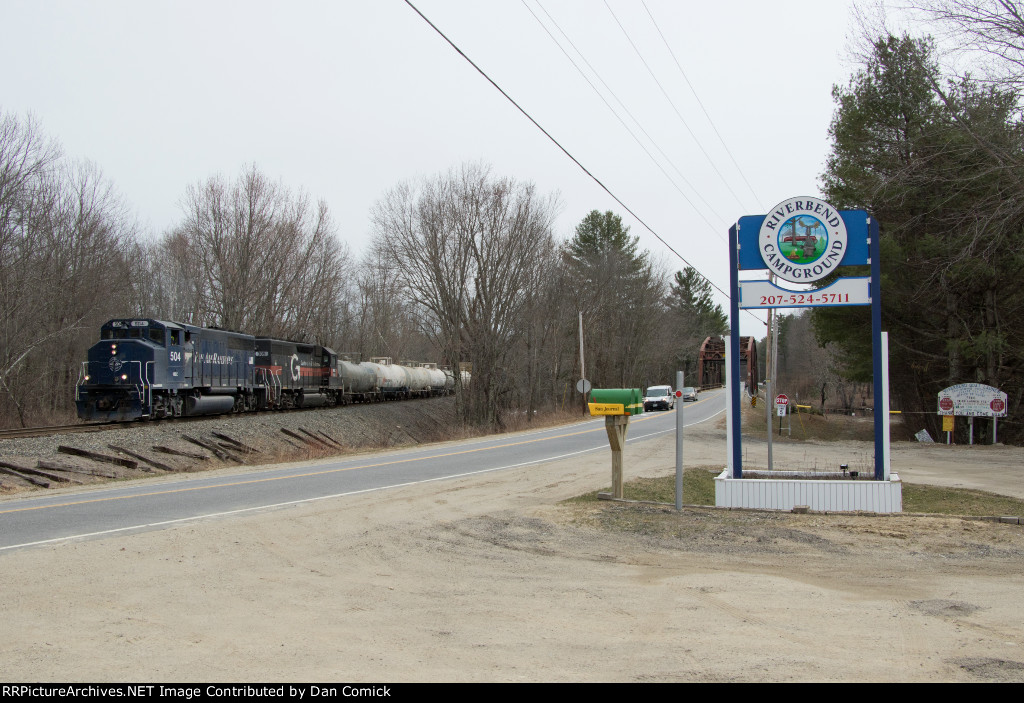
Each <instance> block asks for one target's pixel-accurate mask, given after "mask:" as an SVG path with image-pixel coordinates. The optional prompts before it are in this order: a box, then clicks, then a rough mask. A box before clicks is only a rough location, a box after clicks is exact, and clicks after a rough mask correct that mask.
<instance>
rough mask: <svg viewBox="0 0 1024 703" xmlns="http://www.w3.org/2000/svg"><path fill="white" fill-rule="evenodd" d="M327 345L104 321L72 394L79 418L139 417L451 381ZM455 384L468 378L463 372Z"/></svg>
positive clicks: (446, 375) (387, 392)
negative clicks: (356, 357) (360, 359)
mask: <svg viewBox="0 0 1024 703" xmlns="http://www.w3.org/2000/svg"><path fill="white" fill-rule="evenodd" d="M374 362H375V363H369V362H364V363H352V362H349V361H347V360H344V359H339V358H338V355H337V354H336V353H335V352H334V351H332V350H331V349H329V348H327V347H323V346H320V345H317V344H307V343H302V342H292V341H288V340H281V339H271V338H268V337H254V336H252V335H248V334H243V333H241V332H229V331H227V330H220V329H211V328H206V327H196V326H193V325H186V324H181V323H176V322H167V321H163V320H153V319H117V320H110V321H109V322H107V323H106V324H105V325H103V327H102V328H101V330H100V341H99V342H98V343H97V344H95V345H94V346H93V347H92V348H91V349H89V354H88V361H86V362H84V363H83V364H82V370H81V372H80V374H79V379H78V384H77V386H76V388H75V405H76V407H77V410H78V417H79V418H81V419H83V420H105V421H119V420H138V419H152V418H169V417H180V416H182V415H217V414H222V413H229V412H253V411H257V410H279V409H287V408H307V407H322V406H333V405H339V404H345V403H350V402H354V401H376V400H391V399H400V398H412V397H423V396H430V395H442V394H446V393H449V392H451V390H452V388H453V387H454V376H453V375H452V372H451V371H448V370H442V369H438V368H437V367H436V366H435V365H432V364H424V365H420V366H400V365H398V364H391V363H390V359H375V360H374ZM463 382H464V383H465V382H468V375H467V374H463Z"/></svg>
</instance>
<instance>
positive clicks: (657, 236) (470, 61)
mask: <svg viewBox="0 0 1024 703" xmlns="http://www.w3.org/2000/svg"><path fill="white" fill-rule="evenodd" d="M405 4H406V5H408V6H409V7H411V8H412V9H413V11H414V12H415V13H416V14H417V15H419V16H420V17H421V18H422V19H423V21H424V22H426V23H427V24H428V25H430V28H431V29H433V30H434V31H435V32H437V33H438V34H439V35H440V36H441V38H442V39H444V40H445V41H446V42H447V43H448V45H449V46H451V47H452V49H454V50H455V51H456V52H457V53H458V54H459V56H461V57H462V58H463V59H465V60H466V62H467V63H468V64H469V65H470V66H472V67H473V68H475V69H476V71H477V73H479V74H480V75H481V76H483V77H484V78H485V79H486V80H487V82H488V83H490V84H491V85H493V86H494V87H495V89H496V90H497V91H498V92H499V93H501V94H502V95H503V96H504V97H505V99H506V100H508V101H509V102H510V103H512V105H514V106H515V108H516V109H517V110H519V112H521V113H522V114H523V116H524V117H526V119H528V120H530V122H532V123H533V126H534V127H536V128H537V129H539V130H540V131H541V132H542V133H543V134H544V136H545V137H547V138H548V139H549V140H550V141H551V143H552V144H554V145H555V146H557V147H558V148H559V150H561V152H562V153H563V154H565V155H566V156H568V157H569V158H570V159H571V160H572V162H573V163H574V164H576V165H577V166H578V167H579V168H580V170H581V171H583V172H584V173H585V174H587V175H588V176H590V178H591V180H593V181H594V183H596V184H597V185H598V186H600V188H601V189H602V190H603V191H604V192H605V193H607V194H608V195H609V196H610V197H611V198H612V200H614V201H615V202H617V203H618V204H619V205H620V206H621V207H622V208H623V209H624V210H625V211H626V212H628V213H629V214H630V215H632V216H633V218H634V219H636V221H637V222H639V223H640V224H641V225H643V227H644V229H646V230H647V231H648V232H650V233H651V234H652V235H654V237H655V239H657V240H658V241H659V242H661V243H662V244H663V245H664V246H665V248H666V249H668V250H669V251H670V252H672V253H673V254H675V255H676V257H677V258H678V259H679V260H680V261H682V262H683V263H684V264H686V265H687V266H689V267H690V268H692V269H693V270H694V271H696V272H697V273H698V274H699V275H700V277H701V278H703V279H704V280H705V281H707V282H708V285H710V286H711V287H712V288H714V289H715V290H717V291H718V292H719V293H721V294H722V295H724V296H725V298H726V300H728V299H730V296H729V294H728V293H726V292H725V291H724V290H722V289H721V288H719V287H718V285H716V284H715V282H714V281H712V280H711V279H710V278H708V277H707V276H706V275H704V273H703V272H702V271H701V270H700V269H698V268H697V267H696V266H694V265H693V264H691V263H690V262H689V261H687V260H686V257H684V256H683V255H682V254H680V253H679V252H678V251H676V250H675V249H674V248H673V247H672V245H671V244H669V243H668V242H666V241H665V240H664V239H663V238H662V236H661V235H660V234H658V233H657V232H655V231H654V229H652V228H651V226H650V225H648V224H647V223H646V222H645V221H644V220H643V219H642V218H641V217H640V216H639V215H637V214H636V213H635V212H633V210H632V209H631V208H630V207H629V206H628V205H626V203H624V202H623V201H622V200H621V199H620V198H619V196H617V195H615V193H613V192H612V191H611V190H610V189H609V188H608V186H606V185H605V184H604V183H602V182H601V179H599V178H598V177H597V176H595V175H594V174H593V173H591V172H590V170H589V169H587V167H586V166H584V165H583V164H582V163H580V161H579V160H578V159H577V158H576V157H575V156H573V155H572V154H571V153H569V150H568V149H566V148H565V147H564V146H562V145H561V144H560V143H559V141H558V140H557V139H555V138H554V137H553V136H551V134H550V133H548V131H547V130H546V129H544V128H543V127H542V126H541V125H540V123H539V122H537V120H535V119H533V117H532V116H531V115H530V113H528V112H527V111H526V110H525V109H523V108H522V107H521V106H520V105H519V103H517V102H516V101H515V100H514V99H513V98H512V96H510V95H509V94H508V93H506V92H505V91H504V90H503V89H502V87H501V86H500V85H498V84H497V83H496V82H494V80H493V79H492V78H491V77H490V76H489V75H487V73H486V72H484V70H483V69H482V68H480V67H479V66H477V65H476V63H475V62H474V61H473V59H471V58H469V56H467V55H466V53H465V52H464V51H462V49H460V48H459V47H458V46H457V45H456V44H455V42H453V41H452V40H451V39H449V38H448V35H446V34H445V33H444V32H442V31H441V30H440V28H438V26H437V25H435V24H434V23H433V22H431V21H430V19H429V18H428V17H427V16H426V15H424V14H423V13H422V12H420V10H419V8H418V7H416V6H415V5H413V4H412V1H411V0H405ZM745 312H746V313H747V314H749V315H750V316H751V317H753V318H754V319H755V320H758V321H759V322H760V319H759V318H757V316H755V315H754V314H753V313H751V312H750V311H749V310H745Z"/></svg>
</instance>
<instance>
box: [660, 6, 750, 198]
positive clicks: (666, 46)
mask: <svg viewBox="0 0 1024 703" xmlns="http://www.w3.org/2000/svg"><path fill="white" fill-rule="evenodd" d="M641 4H642V5H643V6H644V9H645V10H647V16H648V17H650V18H651V23H652V24H653V25H654V28H655V29H656V30H658V36H660V37H661V41H662V42H664V44H665V48H666V49H668V53H669V54H670V55H671V56H672V60H673V61H675V62H676V67H677V68H678V69H679V73H680V74H682V76H683V80H684V81H686V85H687V86H688V87H689V88H690V92H691V93H693V98H694V100H696V101H697V104H698V105H700V109H701V110H703V111H704V116H705V117H707V118H708V124H710V125H711V129H713V130H714V131H715V136H717V137H718V141H719V142H720V143H721V144H722V148H723V149H725V153H726V154H728V155H729V159H730V160H731V161H732V164H733V166H735V167H736V171H737V172H738V173H739V174H740V178H742V179H743V182H744V183H746V184H747V190H749V191H750V194H751V195H752V196H754V202H755V203H757V205H758V207H759V208H760V209H761V210H764V209H765V208H764V206H763V205H762V204H761V200H760V198H758V197H757V193H755V192H754V187H753V186H752V185H750V181H748V180H747V177H746V175H745V174H744V173H743V169H742V168H740V165H739V164H738V163H737V162H736V158H735V157H734V156H733V155H732V152H731V151H730V150H729V147H728V145H726V143H725V139H723V138H722V135H721V133H720V132H719V131H718V127H716V126H715V121H714V120H713V119H711V115H710V114H708V111H707V108H706V107H704V103H703V102H702V101H701V99H700V96H699V95H697V91H696V89H695V88H694V87H693V84H692V83H690V78H689V77H688V76H687V75H686V71H684V70H683V66H682V64H680V63H679V59H678V58H676V53H675V52H674V51H672V46H671V45H670V44H669V43H668V39H666V38H665V35H664V34H663V33H662V31H661V27H659V26H658V22H657V20H655V19H654V15H652V14H651V10H650V8H648V7H647V3H646V2H644V0H641Z"/></svg>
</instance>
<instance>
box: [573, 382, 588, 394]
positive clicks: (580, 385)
mask: <svg viewBox="0 0 1024 703" xmlns="http://www.w3.org/2000/svg"><path fill="white" fill-rule="evenodd" d="M576 390H577V391H579V392H580V393H589V392H590V381H588V380H587V379H585V378H581V379H580V380H578V381H576Z"/></svg>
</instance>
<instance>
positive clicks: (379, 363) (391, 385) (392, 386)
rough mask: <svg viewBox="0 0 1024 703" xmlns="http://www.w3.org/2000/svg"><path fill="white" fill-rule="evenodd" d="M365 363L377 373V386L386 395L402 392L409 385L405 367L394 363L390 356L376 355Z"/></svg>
mask: <svg viewBox="0 0 1024 703" xmlns="http://www.w3.org/2000/svg"><path fill="white" fill-rule="evenodd" d="M363 363H364V364H366V365H367V366H369V367H370V368H372V369H373V370H374V373H376V374H377V387H378V388H380V389H381V390H382V391H384V393H385V394H386V395H387V394H393V393H398V392H401V391H402V390H403V389H404V388H406V387H407V386H408V385H409V383H408V379H407V378H406V373H405V367H404V366H399V365H398V364H392V363H391V358H390V357H374V358H373V359H372V360H370V361H365V362H363Z"/></svg>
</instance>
